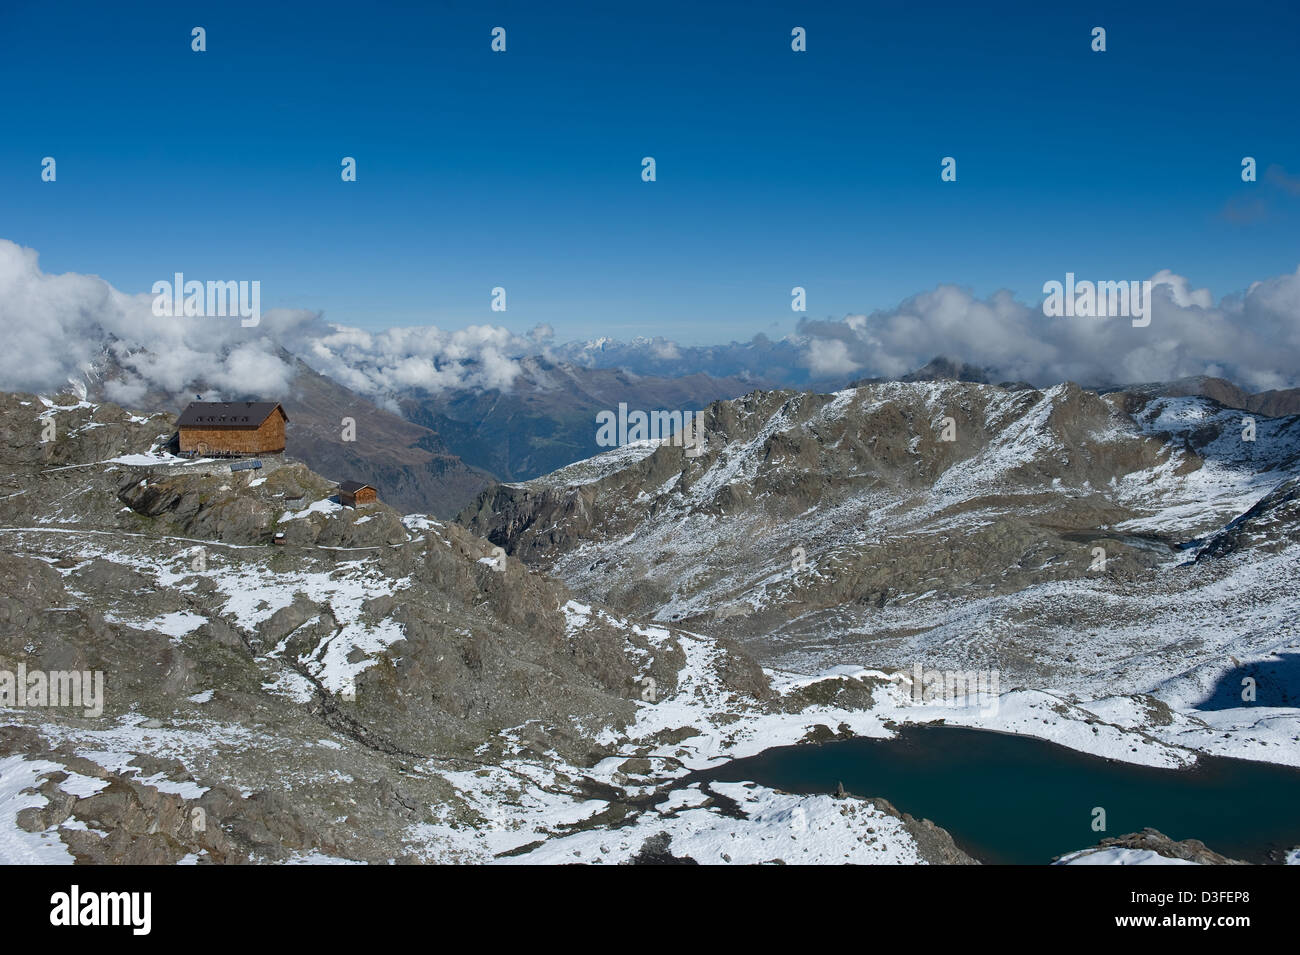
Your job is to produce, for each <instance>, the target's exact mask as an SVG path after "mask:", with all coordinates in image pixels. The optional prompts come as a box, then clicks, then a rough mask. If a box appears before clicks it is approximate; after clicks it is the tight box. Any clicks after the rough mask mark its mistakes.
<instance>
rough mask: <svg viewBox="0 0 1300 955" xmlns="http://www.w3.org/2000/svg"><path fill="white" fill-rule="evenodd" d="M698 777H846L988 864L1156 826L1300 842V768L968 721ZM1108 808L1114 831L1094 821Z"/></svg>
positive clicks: (1247, 844)
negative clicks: (1099, 745) (1139, 756)
mask: <svg viewBox="0 0 1300 955" xmlns="http://www.w3.org/2000/svg"><path fill="white" fill-rule="evenodd" d="M691 779H692V780H696V779H699V780H719V781H725V782H742V781H745V780H752V781H754V782H756V783H760V784H762V785H764V786H768V787H771V788H774V789H781V790H784V791H786V792H792V793H803V794H810V793H830V792H834V790H835V786H836V783H839V782H842V783H843V784H844V788H845V790H846V791H848V792H849V793H852V794H853V795H855V796H883V797H884V798H886V799H888V800H889V801H890V802H891V803H893V804H894V805H895V806H896V807H897V808H898V809H899V810H900V811H902V812H908V813H911V814H912V815H913V816H918V817H924V818H927V819H930V820H932V821H934V822H935V823H936V824H938V825H940V826H942V827H943V828H944V829H947V830H948V831H949V832H950V833H951V834H952V837H953V839H954V840H956V842H957V844H958V845H959V846H961V848H962V849H964V850H965V851H966V852H968V853H969V854H970V855H973V856H975V857H976V858H977V859H979V860H981V861H982V862H994V863H1045V862H1050V861H1051V860H1052V858H1053V857H1055V856H1059V855H1062V854H1064V853H1066V852H1071V851H1074V850H1076V849H1084V848H1087V847H1088V846H1092V845H1096V843H1097V842H1099V841H1100V840H1101V839H1103V838H1105V837H1107V836H1118V835H1123V834H1125V833H1129V832H1138V831H1141V830H1142V829H1143V828H1144V827H1147V826H1150V827H1152V828H1154V829H1159V830H1160V831H1161V832H1163V833H1164V834H1165V835H1167V836H1169V837H1170V838H1173V839H1200V840H1201V841H1202V842H1204V843H1205V844H1206V845H1207V846H1208V847H1209V848H1211V849H1213V850H1214V851H1215V852H1219V853H1222V854H1223V855H1226V856H1228V857H1230V858H1234V859H1242V860H1244V861H1247V862H1260V863H1263V862H1278V861H1281V853H1282V852H1284V851H1285V850H1288V849H1291V848H1294V847H1296V846H1300V770H1296V769H1290V768H1286V767H1280V766H1272V765H1269V764H1267V763H1254V762H1249V761H1246V760H1239V759H1220V758H1202V759H1201V760H1200V761H1199V762H1198V764H1197V766H1196V767H1195V768H1193V769H1181V770H1173V769H1151V768H1148V767H1144V766H1134V765H1131V764H1128V763H1121V762H1116V761H1114V760H1108V759H1101V758H1098V757H1096V756H1088V755H1085V754H1083V753H1078V752H1075V751H1074V750H1070V749H1066V748H1065V747H1063V746H1057V745H1056V744H1054V743H1047V742H1044V741H1042V740H1037V739H1031V738H1029V737H1026V736H1013V735H1010V734H1006V733H992V732H988V731H985V730H969V729H961V728H958V727H947V726H942V727H938V726H935V727H930V726H927V727H906V728H904V729H903V730H902V731H901V732H900V734H899V736H898V737H897V738H896V739H893V740H872V739H852V740H837V741H834V742H829V743H821V744H806V745H801V746H786V747H782V748H780V749H772V750H768V751H767V752H764V753H761V754H759V755H758V756H753V757H750V758H749V759H740V760H736V761H734V762H731V763H727V764H726V765H724V766H721V767H718V768H717V769H711V770H708V771H706V772H703V773H699V774H696V775H695V776H692V777H691ZM1098 806H1100V807H1102V808H1104V809H1105V810H1106V831H1105V832H1095V831H1094V830H1093V828H1092V821H1093V809H1094V807H1098Z"/></svg>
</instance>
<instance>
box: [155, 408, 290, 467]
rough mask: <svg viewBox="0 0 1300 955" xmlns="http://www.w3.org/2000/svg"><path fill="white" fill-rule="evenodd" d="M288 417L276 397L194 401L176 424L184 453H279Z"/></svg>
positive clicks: (282, 446)
mask: <svg viewBox="0 0 1300 955" xmlns="http://www.w3.org/2000/svg"><path fill="white" fill-rule="evenodd" d="M288 421H289V416H288V415H286V414H285V413H284V409H283V408H282V407H280V404H279V402H276V401H191V402H190V403H189V406H188V407H186V409H185V410H184V411H182V412H181V416H180V419H179V420H178V421H177V422H176V428H177V431H178V432H179V436H180V451H181V453H182V454H198V455H218V456H223V455H234V454H277V453H279V452H282V451H283V450H284V426H285V425H286V424H287V423H288Z"/></svg>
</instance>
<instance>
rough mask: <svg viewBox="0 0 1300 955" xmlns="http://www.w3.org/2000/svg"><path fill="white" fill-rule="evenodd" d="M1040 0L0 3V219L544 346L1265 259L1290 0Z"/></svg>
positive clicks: (1293, 33) (1281, 191)
mask: <svg viewBox="0 0 1300 955" xmlns="http://www.w3.org/2000/svg"><path fill="white" fill-rule="evenodd" d="M1042 6H1051V7H1053V8H1055V7H1057V6H1058V5H1056V4H1050V5H1043V4H1023V5H1022V4H998V3H991V4H961V5H955V4H954V5H952V7H951V9H948V8H945V6H944V5H942V4H940V5H931V4H927V5H917V4H910V3H888V4H815V5H811V6H810V5H808V4H795V3H790V4H784V5H778V4H764V3H745V4H736V5H724V4H718V5H708V7H707V8H704V7H703V6H702V5H698V4H681V5H676V4H671V3H654V4H632V3H626V4H622V3H620V4H592V5H577V4H567V3H560V4H545V5H539V4H536V3H527V4H524V3H521V4H483V5H478V4H457V5H450V4H430V3H419V4H415V3H412V4H405V5H394V4H382V3H376V4H355V5H354V4H347V5H338V6H332V5H330V4H326V3H317V4H312V5H310V7H308V6H307V5H303V7H302V8H301V9H299V10H295V9H281V8H280V7H279V5H276V4H271V3H266V2H261V3H257V4H243V3H229V2H223V3H211V4H203V3H192V4H187V3H158V4H148V3H135V4H130V5H126V8H124V9H123V8H114V7H113V6H112V5H108V4H103V3H101V2H95V3H85V4H59V3H26V2H22V0H17V2H15V0H5V2H4V3H3V4H2V5H0V76H3V78H4V81H5V88H6V89H7V90H8V95H7V96H6V97H5V101H4V104H3V106H0V133H2V141H3V145H2V146H0V237H3V238H8V239H12V240H13V241H15V242H18V243H19V244H21V245H25V246H31V247H33V248H35V249H37V250H38V251H39V252H40V253H41V257H42V266H43V268H44V269H45V271H47V272H64V271H75V272H85V273H94V274H98V275H101V276H103V277H104V278H105V279H107V280H108V281H110V282H111V283H112V284H114V285H115V286H117V287H118V288H120V289H122V290H124V291H130V292H146V291H148V290H149V288H150V286H151V285H152V284H153V282H154V281H156V280H158V279H167V278H170V277H171V275H172V273H174V272H176V271H183V272H184V273H185V274H186V276H187V278H197V279H200V280H205V279H213V278H216V279H223V280H224V279H257V280H260V281H261V283H262V306H263V308H264V309H267V308H272V307H277V306H287V307H302V308H310V309H319V310H322V311H323V312H324V313H325V315H326V317H327V318H329V319H331V320H334V321H338V322H342V323H345V324H352V325H359V326H362V327H366V328H383V327H387V326H390V325H415V324H436V325H440V326H442V327H444V328H454V327H460V326H463V325H467V324H476V323H477V324H482V323H492V324H501V325H505V326H506V327H508V328H510V329H512V330H513V331H516V332H520V333H522V332H526V331H527V330H528V329H529V328H531V327H532V326H533V325H535V324H538V323H550V324H551V325H553V326H554V328H555V331H556V334H557V337H558V338H560V339H562V340H563V339H569V338H585V337H594V336H597V335H611V336H614V337H618V338H630V337H632V336H635V335H654V334H661V335H666V336H668V337H671V338H675V339H677V340H679V341H683V342H688V343H703V342H710V341H726V340H731V339H747V338H749V337H750V336H752V335H753V334H754V333H755V332H759V331H762V332H766V333H767V334H769V335H773V334H784V333H786V332H789V331H791V330H793V328H794V326H795V322H796V320H797V318H798V317H799V316H797V315H795V314H794V313H792V312H791V310H790V305H789V303H790V288H791V287H792V286H794V285H802V286H804V287H806V288H807V289H808V313H807V314H808V317H812V318H825V317H828V316H833V317H836V318H838V317H841V316H843V315H844V314H846V313H850V312H868V311H871V310H873V309H876V308H888V307H890V306H893V305H895V304H896V303H897V302H898V301H899V300H900V299H902V298H904V297H906V296H908V295H910V294H912V293H915V292H919V291H923V290H926V289H930V288H933V287H934V286H935V285H937V284H939V283H944V282H949V283H956V284H959V285H963V286H966V287H969V288H970V289H972V290H973V291H974V292H975V293H976V294H979V295H985V294H988V293H990V292H992V291H993V290H995V289H997V288H1002V287H1006V288H1010V289H1012V290H1013V291H1015V292H1016V293H1017V295H1018V296H1020V297H1021V298H1022V299H1023V300H1025V301H1027V302H1036V301H1038V300H1039V299H1041V297H1042V295H1041V288H1042V283H1043V282H1044V281H1047V280H1049V279H1054V278H1055V279H1060V278H1062V277H1063V276H1064V273H1065V272H1066V271H1073V272H1075V273H1076V274H1078V275H1079V276H1080V277H1092V278H1098V279H1115V280H1118V279H1124V278H1132V279H1136V278H1146V277H1149V276H1150V275H1152V274H1153V273H1155V272H1156V271H1157V270H1159V269H1161V268H1169V269H1172V270H1174V271H1175V272H1177V273H1180V274H1183V275H1187V276H1188V277H1189V278H1190V279H1191V281H1192V283H1193V285H1195V286H1208V287H1209V288H1210V289H1212V290H1213V292H1214V293H1215V295H1216V296H1218V295H1222V294H1225V293H1230V292H1234V291H1237V290H1240V289H1243V288H1245V287H1246V286H1247V285H1249V284H1250V282H1252V281H1254V280H1256V279H1262V278H1266V277H1268V276H1273V275H1278V274H1281V273H1286V272H1292V271H1294V270H1295V269H1296V266H1297V264H1298V263H1300V228H1298V226H1300V196H1297V195H1296V194H1295V193H1297V192H1300V189H1298V188H1297V187H1296V184H1297V183H1300V124H1297V122H1296V104H1297V102H1300V69H1297V67H1296V63H1297V60H1298V59H1300V57H1298V56H1297V45H1298V44H1300V41H1298V40H1297V37H1300V9H1298V8H1297V7H1296V6H1294V5H1290V4H1277V5H1270V4H1264V5H1251V6H1243V5H1240V4H1213V5H1206V4H1196V3H1178V4H1170V5H1162V4H1142V5H1140V6H1141V7H1142V9H1140V10H1138V9H1134V8H1135V7H1137V6H1139V5H1137V4H1132V3H1113V4H1108V3H1088V4H1065V5H1060V8H1059V9H1040V7H1042ZM193 26H203V27H205V28H206V30H207V44H208V49H207V52H205V53H194V52H192V51H191V50H190V29H191V27H193ZM494 26H503V27H505V28H506V30H507V40H508V49H507V52H506V53H504V54H494V53H492V52H491V50H490V49H489V43H490V30H491V28H492V27H494ZM794 26H803V27H805V28H806V29H807V31H808V51H807V52H806V53H794V52H792V51H791V49H790V30H791V28H792V27H794ZM1094 26H1103V27H1105V28H1106V29H1107V46H1108V49H1107V52H1105V53H1093V52H1092V51H1091V49H1090V31H1091V29H1092V27H1094ZM646 155H651V156H654V157H655V159H656V161H657V164H658V181H657V182H654V183H645V182H642V181H641V178H640V171H641V158H642V157H643V156H646ZM1246 155H1250V156H1254V157H1256V159H1257V160H1258V162H1259V168H1260V180H1261V181H1260V182H1257V183H1254V184H1246V183H1243V182H1242V181H1241V179H1240V163H1241V158H1242V157H1243V156H1246ZM44 156H53V157H55V158H56V159H57V162H58V180H57V182H55V183H44V182H41V181H40V161H41V158H42V157H44ZM343 156H354V157H356V159H357V162H358V181H357V182H355V183H344V182H342V181H341V180H340V177H339V170H340V165H339V164H340V160H341V158H342V157H343ZM944 156H954V157H956V159H957V172H958V179H957V182H955V183H944V182H941V181H940V177H939V171H940V160H941V158H942V157H944ZM1270 166H1277V167H1280V168H1282V169H1284V170H1286V171H1287V173H1288V174H1289V176H1290V177H1291V179H1290V180H1289V184H1290V188H1289V189H1288V188H1287V187H1286V184H1285V183H1284V184H1283V185H1279V184H1277V183H1276V182H1274V183H1270V182H1266V181H1265V175H1264V171H1265V170H1266V169H1267V168H1268V167H1270ZM1229 210H1231V212H1229ZM498 285H499V286H504V287H505V288H506V289H507V295H508V304H509V308H508V311H506V312H505V313H500V312H493V311H491V310H490V308H489V303H490V290H491V289H492V287H493V286H498Z"/></svg>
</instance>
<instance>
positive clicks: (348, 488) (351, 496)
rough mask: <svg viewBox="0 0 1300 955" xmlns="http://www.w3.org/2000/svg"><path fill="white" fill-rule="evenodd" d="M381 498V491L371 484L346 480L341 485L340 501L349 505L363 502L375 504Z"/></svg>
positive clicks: (353, 505)
mask: <svg viewBox="0 0 1300 955" xmlns="http://www.w3.org/2000/svg"><path fill="white" fill-rule="evenodd" d="M378 499H379V493H378V492H377V491H376V490H375V489H374V488H373V487H371V486H370V485H369V484H362V483H361V482H360V481H344V482H343V483H342V484H340V485H339V503H340V504H346V505H347V506H348V507H357V506H359V505H361V504H373V503H374V502H375V501H377V500H378Z"/></svg>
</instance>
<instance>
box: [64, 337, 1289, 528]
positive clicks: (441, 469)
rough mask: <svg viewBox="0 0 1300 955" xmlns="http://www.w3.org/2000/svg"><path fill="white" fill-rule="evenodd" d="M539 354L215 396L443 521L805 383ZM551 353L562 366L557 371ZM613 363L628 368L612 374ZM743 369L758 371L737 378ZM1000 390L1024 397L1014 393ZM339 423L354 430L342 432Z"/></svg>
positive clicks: (736, 366)
mask: <svg viewBox="0 0 1300 955" xmlns="http://www.w3.org/2000/svg"><path fill="white" fill-rule="evenodd" d="M113 355H114V350H113V349H110V348H107V347H105V348H104V350H103V353H102V356H101V358H100V359H99V360H98V361H97V362H96V363H95V364H94V366H93V367H92V368H90V369H88V371H87V373H86V375H85V376H84V380H83V381H81V382H78V383H77V389H79V390H81V391H83V393H84V394H86V395H87V396H89V397H91V398H92V399H95V400H105V397H106V393H107V391H108V390H109V389H108V388H107V386H108V384H109V383H110V382H114V381H116V382H118V383H121V382H123V381H126V380H128V379H131V378H132V375H133V374H134V373H133V372H131V371H130V370H128V369H127V368H126V367H125V366H124V365H123V363H122V362H120V361H119V360H117V359H115V358H114V357H113ZM548 355H549V357H542V356H531V357H524V358H521V359H518V360H517V367H518V372H517V374H516V375H515V377H514V379H513V382H512V385H511V386H510V387H509V388H508V389H506V388H490V389H485V388H482V387H469V386H462V387H449V388H444V389H442V390H436V391H435V390H430V389H427V388H422V387H405V388H393V389H391V390H390V391H389V393H387V394H386V395H382V396H374V397H368V396H365V395H361V394H358V393H357V392H356V391H354V390H352V389H350V388H347V387H345V386H344V385H342V384H340V383H339V382H338V381H336V380H335V379H334V378H332V377H330V376H328V375H325V374H322V373H320V372H319V371H316V370H314V369H313V368H312V367H311V366H310V365H309V364H308V363H307V362H306V361H304V360H303V359H302V358H300V357H298V356H296V355H294V354H292V353H291V352H290V351H288V350H287V349H285V348H283V347H281V348H279V350H278V353H277V357H278V359H279V360H280V361H281V362H283V363H285V364H286V365H287V366H289V368H290V369H291V374H290V375H289V376H288V380H289V384H288V386H287V387H286V388H280V389H271V390H269V391H263V392H259V393H257V394H252V393H249V394H221V395H220V397H222V398H224V399H227V400H243V399H254V398H256V399H265V400H278V401H281V402H283V403H284V405H285V407H286V409H287V411H288V414H289V418H290V425H289V429H288V447H287V451H288V453H289V454H290V455H292V456H293V457H296V458H298V459H300V460H302V461H304V462H305V463H307V464H308V465H309V466H310V467H311V468H313V469H314V470H315V471H318V472H319V473H321V474H324V475H326V476H329V477H331V478H333V479H335V480H340V481H341V480H347V479H355V480H360V481H365V482H367V483H371V484H374V485H376V486H377V487H379V488H380V492H381V494H382V495H383V497H384V499H385V500H387V501H389V502H390V503H391V504H392V505H393V506H394V507H396V508H398V509H399V510H402V511H405V512H424V513H432V514H436V515H438V516H440V517H450V516H453V515H455V514H456V513H457V512H459V511H460V510H461V509H462V508H463V507H465V506H466V505H468V504H469V503H470V502H471V501H473V500H474V499H475V498H476V497H477V496H478V495H479V494H480V493H481V492H482V491H483V490H484V489H485V488H487V487H489V486H490V485H492V484H493V483H494V482H495V481H506V482H511V481H528V480H531V479H533V478H536V477H539V476H541V475H544V474H548V473H550V472H553V471H557V470H559V469H561V468H563V467H565V466H566V465H568V464H571V463H573V462H575V461H582V460H584V459H587V458H590V457H593V456H595V455H597V454H599V453H601V452H602V451H604V450H607V449H605V448H602V447H600V446H599V445H597V443H596V433H597V429H596V415H597V414H598V413H599V412H602V411H614V412H616V411H617V409H618V407H619V405H620V404H624V405H626V406H627V407H628V408H629V409H640V410H644V411H647V412H649V411H655V410H665V411H683V412H685V411H699V410H703V409H704V408H706V407H708V406H709V405H710V404H712V403H713V402H716V401H720V400H726V399H732V398H737V397H739V396H741V395H744V394H748V393H750V392H754V391H772V390H775V389H780V388H783V387H786V388H788V387H789V386H790V383H791V381H792V380H794V381H798V380H803V381H805V382H807V381H808V374H807V371H806V369H801V368H800V367H799V366H798V364H797V357H798V350H797V347H796V346H795V345H794V344H793V343H791V342H790V341H788V340H782V341H778V342H771V341H768V340H766V339H763V338H762V336H758V337H756V338H755V340H754V341H752V342H749V343H744V344H736V343H733V344H731V345H726V346H717V347H712V348H704V347H693V348H682V347H681V346H676V345H674V344H673V343H672V342H668V341H666V340H657V339H654V340H651V339H647V340H638V341H636V342H632V343H626V344H624V343H617V342H611V341H606V340H601V341H597V342H587V343H573V344H570V345H567V346H563V347H562V348H559V349H548ZM557 355H563V356H566V357H565V358H564V360H560V359H559V358H557V357H556V356H557ZM622 359H627V360H628V362H629V363H630V365H632V366H634V367H622V366H619V365H618V364H617V362H619V361H620V360H622ZM746 361H752V362H754V363H755V367H756V368H758V369H760V370H759V371H755V370H752V369H746V368H744V367H743V363H744V362H746ZM701 367H709V368H713V369H731V370H734V373H733V374H729V375H726V376H723V377H719V376H717V375H714V374H709V373H706V372H704V371H700V370H692V369H699V368H701ZM652 372H661V373H652ZM990 377H991V376H990V372H989V371H988V370H987V369H983V368H980V367H977V366H974V365H970V364H966V363H963V362H959V361H954V360H951V359H949V358H946V357H943V356H937V357H935V358H934V359H933V360H931V361H930V362H928V363H927V364H926V365H925V366H923V367H921V368H918V369H917V370H916V371H914V372H912V373H910V374H907V375H905V376H903V377H902V381H905V382H923V381H959V382H969V383H981V384H988V383H991V380H990ZM134 380H136V381H137V382H138V381H139V379H134ZM467 380H468V376H467ZM876 383H880V380H879V379H862V380H857V381H853V382H849V381H847V380H838V381H837V380H822V381H817V382H812V383H810V384H808V385H807V386H805V387H801V388H800V390H812V391H814V392H821V393H829V392H833V391H837V390H839V389H841V388H843V387H847V386H849V385H850V384H851V385H852V386H855V387H856V386H863V385H869V384H876ZM1000 386H1001V387H1003V388H1006V389H1012V390H1015V389H1026V388H1029V387H1030V386H1029V385H1027V384H1025V383H1023V382H1002V383H1000ZM1124 390H1125V391H1127V392H1131V393H1135V394H1136V393H1140V394H1143V395H1145V396H1148V397H1155V396H1169V397H1179V396H1202V397H1206V398H1209V399H1212V400H1213V401H1215V402H1217V403H1218V404H1219V405H1221V406H1223V407H1225V408H1233V409H1239V410H1243V411H1247V412H1249V413H1251V414H1257V415H1263V416H1268V417H1277V416H1282V415H1287V414H1295V413H1300V389H1289V390H1281V391H1279V390H1274V391H1266V392H1260V393H1257V394H1252V393H1250V392H1247V391H1245V390H1244V389H1242V388H1240V387H1238V386H1236V385H1234V384H1232V383H1231V382H1229V381H1226V380H1224V379H1221V378H1212V377H1197V378H1186V379H1181V380H1178V381H1175V382H1170V383H1156V384H1143V385H1135V386H1132V387H1129V388H1126V389H1124ZM1102 393H1105V392H1102ZM197 395H203V396H204V397H205V398H209V399H211V398H215V397H217V395H216V394H214V393H213V392H212V391H211V390H210V389H209V388H208V387H207V385H206V383H205V382H204V381H202V380H197V381H192V382H190V383H189V386H188V387H187V388H185V389H184V390H183V391H174V390H172V391H168V390H163V389H160V388H158V387H157V386H154V385H150V386H148V387H147V388H146V389H145V392H144V394H143V396H142V397H141V398H140V399H139V400H137V401H135V402H134V404H135V405H136V406H137V407H141V408H145V409H147V410H150V411H169V412H172V413H178V412H179V411H180V410H181V409H182V408H183V407H184V405H185V404H186V403H187V402H188V401H189V400H191V399H192V398H194V397H195V396H197ZM345 419H351V420H352V422H353V425H352V427H351V428H348V427H347V426H346V425H345V423H344V422H345ZM345 431H346V432H348V433H347V434H346V435H345ZM348 438H351V440H348Z"/></svg>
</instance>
